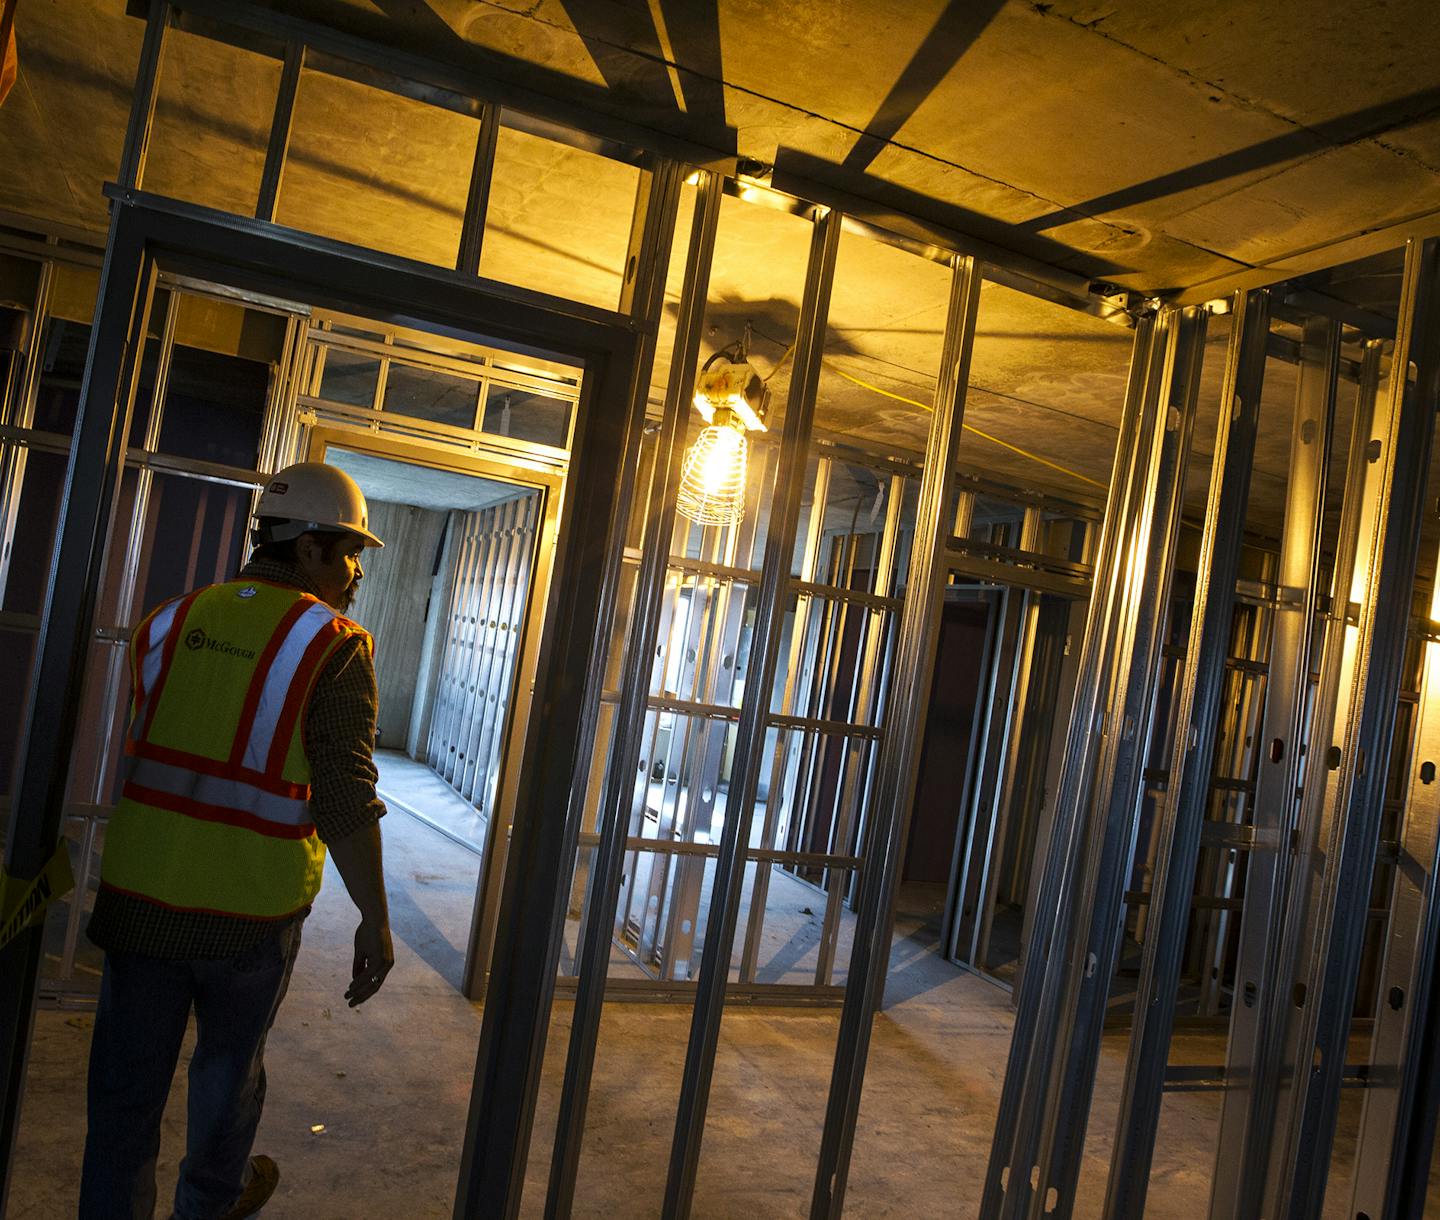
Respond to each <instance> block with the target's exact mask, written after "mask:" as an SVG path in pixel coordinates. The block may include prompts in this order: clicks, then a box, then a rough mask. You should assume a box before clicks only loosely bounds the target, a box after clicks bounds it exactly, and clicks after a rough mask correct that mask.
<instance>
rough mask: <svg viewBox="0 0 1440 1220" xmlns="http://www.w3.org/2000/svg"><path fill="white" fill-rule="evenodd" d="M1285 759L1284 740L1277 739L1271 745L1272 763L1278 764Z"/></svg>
mask: <svg viewBox="0 0 1440 1220" xmlns="http://www.w3.org/2000/svg"><path fill="white" fill-rule="evenodd" d="M1284 757H1285V742H1284V739H1283V738H1280V737H1277V738H1275V740H1274V741H1272V742H1271V743H1270V761H1271V762H1272V763H1278V762H1279V761H1280V760H1281V759H1282V758H1284Z"/></svg>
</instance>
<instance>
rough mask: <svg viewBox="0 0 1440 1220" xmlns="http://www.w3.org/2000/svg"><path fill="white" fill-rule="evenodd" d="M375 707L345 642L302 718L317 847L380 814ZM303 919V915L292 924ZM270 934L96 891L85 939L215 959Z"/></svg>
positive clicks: (278, 578)
mask: <svg viewBox="0 0 1440 1220" xmlns="http://www.w3.org/2000/svg"><path fill="white" fill-rule="evenodd" d="M240 575H241V577H242V578H245V579H254V580H268V581H271V582H273V583H275V584H281V585H290V586H292V587H294V588H297V589H301V590H303V591H304V592H306V593H312V594H315V593H316V589H315V587H314V586H313V585H312V584H311V583H310V581H309V580H308V579H307V578H306V576H305V574H304V572H303V571H302V570H301V569H300V568H299V567H297V566H296V565H294V564H288V563H276V562H273V561H269V560H255V561H253V562H251V563H249V564H247V565H246V566H245V567H244V569H243V570H242V571H241V573H240ZM317 596H318V594H317ZM378 706H379V697H378V695H377V693H376V688H375V667H374V665H373V663H372V662H371V660H370V655H369V653H368V651H367V650H366V649H365V647H364V645H363V644H362V643H361V641H360V640H358V639H349V640H346V641H345V642H344V643H343V644H341V645H340V647H339V649H338V650H337V652H336V654H335V655H334V656H333V657H332V658H331V659H330V661H329V662H328V664H326V666H325V668H324V669H323V670H321V672H320V676H319V677H318V678H317V679H316V680H315V689H314V691H313V692H312V693H311V696H310V704H309V707H307V708H306V711H305V757H306V758H307V759H308V760H309V763H310V816H311V818H312V819H313V820H314V822H315V830H316V833H317V834H319V836H320V838H321V839H322V840H323V841H325V842H330V841H332V840H335V839H343V838H345V836H346V835H350V834H354V833H355V832H356V831H357V830H362V829H364V828H365V827H366V826H371V825H373V824H374V823H375V822H377V821H379V819H380V818H381V817H382V816H383V815H384V813H385V805H384V802H382V801H381V800H380V798H379V797H378V796H376V794H375V781H376V780H377V779H378V773H377V771H376V770H375V762H374V760H373V759H372V757H371V747H372V745H373V744H374V741H375V717H376V714H377V711H378ZM308 913H309V911H308V908H307V909H306V910H305V911H302V912H301V913H300V914H299V915H297V916H296V918H298V919H303V918H304V917H305V915H306V914H308ZM277 926H278V925H277V924H276V923H275V921H273V920H255V919H246V918H243V917H240V916H234V915H216V914H208V913H204V912H197V911H175V910H171V909H170V908H168V907H162V906H158V905H156V904H155V903H153V902H147V901H145V900H144V899H143V898H135V897H133V896H131V895H129V894H121V893H117V892H116V891H114V890H111V889H109V888H107V887H106V886H105V885H103V884H102V885H101V886H100V891H99V893H98V894H97V895H96V897H95V911H94V913H93V914H92V915H91V917H90V924H89V927H88V928H87V929H86V934H87V935H88V936H89V938H90V939H91V941H93V942H94V943H95V944H96V945H98V946H99V947H100V948H101V949H104V950H105V951H106V952H107V953H143V954H145V955H147V956H149V957H169V958H216V957H230V956H232V955H233V954H236V953H243V952H244V951H245V950H246V949H249V948H251V947H252V946H254V945H255V944H257V943H259V942H260V941H261V940H263V939H264V938H265V937H266V936H268V935H270V934H271V933H273V932H274V931H275V930H276V928H277Z"/></svg>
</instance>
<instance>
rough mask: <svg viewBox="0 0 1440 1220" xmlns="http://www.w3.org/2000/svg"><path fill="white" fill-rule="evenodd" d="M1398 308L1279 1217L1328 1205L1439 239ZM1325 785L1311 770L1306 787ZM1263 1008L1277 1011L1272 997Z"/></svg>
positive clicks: (1273, 1201)
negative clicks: (1375, 498) (1376, 492)
mask: <svg viewBox="0 0 1440 1220" xmlns="http://www.w3.org/2000/svg"><path fill="white" fill-rule="evenodd" d="M1400 305H1401V311H1400V318H1401V323H1400V327H1399V330H1398V333H1397V335H1396V340H1395V351H1394V354H1393V356H1392V364H1391V377H1390V387H1389V394H1388V403H1387V407H1388V412H1387V413H1388V416H1389V418H1388V420H1387V421H1386V425H1387V426H1386V427H1385V429H1384V431H1383V432H1381V433H1379V434H1378V435H1379V439H1380V441H1381V449H1380V452H1379V454H1378V456H1377V458H1376V462H1375V465H1376V468H1377V474H1378V476H1379V478H1378V482H1379V483H1380V487H1379V499H1378V503H1377V506H1376V512H1375V515H1374V526H1373V535H1372V540H1371V542H1370V546H1369V548H1368V550H1369V559H1370V563H1369V570H1368V572H1367V573H1366V574H1365V580H1364V583H1363V584H1359V583H1358V582H1357V590H1358V591H1359V592H1360V593H1361V596H1362V598H1363V601H1362V603H1361V611H1360V622H1359V626H1358V630H1357V632H1356V634H1355V638H1354V651H1355V664H1354V673H1355V675H1356V677H1355V681H1354V683H1353V685H1352V686H1351V687H1350V689H1349V692H1348V697H1349V702H1350V709H1351V710H1350V713H1349V715H1348V716H1347V722H1346V733H1345V736H1344V738H1343V739H1342V741H1341V743H1340V748H1341V758H1340V768H1339V776H1338V782H1337V783H1336V785H1335V786H1334V788H1333V789H1330V790H1329V791H1331V792H1334V793H1335V796H1336V798H1337V800H1336V812H1337V816H1335V817H1333V818H1331V819H1329V822H1330V825H1329V830H1330V833H1329V834H1328V835H1326V837H1325V839H1324V840H1323V843H1324V847H1323V850H1324V871H1323V876H1322V878H1321V882H1320V885H1319V887H1318V895H1316V897H1318V901H1317V902H1313V903H1312V902H1310V901H1306V902H1305V907H1306V911H1305V915H1306V919H1305V927H1304V929H1303V932H1301V933H1300V935H1302V936H1303V937H1304V940H1305V941H1306V942H1307V944H1308V946H1309V948H1310V952H1309V954H1308V955H1307V956H1306V957H1303V958H1301V966H1302V968H1303V969H1304V971H1305V973H1304V974H1303V975H1301V976H1300V977H1298V978H1297V980H1296V982H1297V983H1299V984H1301V986H1303V988H1304V991H1303V992H1302V991H1300V990H1299V988H1296V989H1295V991H1294V992H1293V994H1294V995H1295V997H1296V998H1301V997H1303V1000H1302V1003H1299V1004H1295V1007H1296V1008H1300V1009H1301V1012H1300V1014H1299V1019H1298V1021H1297V1022H1296V1024H1297V1026H1298V1027H1299V1028H1298V1033H1299V1036H1298V1038H1296V1039H1295V1040H1294V1041H1293V1042H1292V1043H1288V1044H1287V1051H1291V1053H1290V1054H1287V1056H1286V1058H1285V1061H1284V1062H1286V1063H1289V1064H1293V1065H1294V1073H1293V1077H1292V1079H1293V1082H1294V1083H1293V1086H1292V1088H1291V1090H1290V1101H1291V1105H1290V1109H1289V1113H1288V1115H1287V1116H1286V1118H1285V1121H1283V1122H1282V1123H1281V1124H1279V1125H1277V1127H1276V1132H1275V1139H1274V1141H1273V1142H1272V1148H1273V1149H1274V1151H1275V1152H1279V1153H1281V1155H1280V1156H1279V1157H1277V1158H1276V1159H1275V1160H1274V1163H1273V1167H1272V1173H1271V1175H1270V1182H1271V1186H1270V1189H1269V1191H1268V1192H1267V1195H1268V1201H1269V1206H1270V1207H1271V1208H1273V1209H1274V1210H1273V1211H1271V1214H1275V1215H1280V1214H1283V1215H1287V1216H1295V1217H1299V1216H1313V1215H1318V1214H1319V1212H1320V1208H1321V1207H1322V1205H1323V1203H1324V1198H1325V1187H1326V1180H1327V1176H1328V1172H1329V1166H1330V1149H1331V1146H1332V1143H1333V1140H1334V1135H1335V1119H1336V1114H1337V1111H1338V1107H1339V1100H1340V1081H1341V1077H1342V1074H1343V1069H1344V1066H1345V1048H1346V1042H1347V1040H1348V1038H1349V1032H1350V1020H1351V1014H1352V1012H1353V1009H1354V1003H1355V988H1356V981H1357V977H1358V974H1359V967H1360V956H1361V952H1362V949H1363V941H1364V934H1365V924H1366V918H1367V914H1368V908H1369V895H1370V885H1371V876H1372V872H1373V869H1374V861H1375V851H1376V848H1377V846H1378V844H1379V835H1380V813H1381V808H1382V806H1383V804H1384V796H1385V782H1386V776H1387V773H1388V760H1389V755H1390V747H1391V743H1392V739H1393V731H1394V725H1395V706H1396V700H1397V697H1398V695H1399V693H1400V683H1401V674H1402V667H1403V660H1404V651H1405V630H1406V626H1407V624H1408V622H1409V620H1410V614H1411V590H1412V588H1413V585H1414V581H1415V565H1416V557H1417V550H1418V547H1419V542H1420V527H1421V522H1422V520H1423V509H1422V504H1423V501H1424V498H1425V493H1426V476H1427V472H1428V468H1429V461H1430V449H1431V444H1432V441H1433V438H1434V433H1435V413H1436V410H1437V408H1440V325H1437V322H1440V240H1437V239H1433V238H1432V239H1427V240H1424V241H1421V240H1412V241H1411V243H1410V245H1409V247H1408V248H1407V250H1406V257H1405V279H1404V285H1403V287H1402V290H1401V300H1400ZM1323 775H1324V773H1323V772H1321V771H1320V770H1319V769H1318V768H1316V770H1315V771H1314V772H1312V773H1311V775H1310V776H1309V777H1307V778H1308V779H1314V778H1316V777H1320V776H1323ZM1328 804H1329V801H1328V800H1327V805H1328ZM1303 880H1304V879H1302V881H1303ZM1309 890H1310V887H1309V886H1308V885H1303V884H1302V886H1301V887H1299V888H1297V890H1296V891H1295V893H1294V900H1295V904H1296V906H1297V907H1298V906H1299V904H1300V901H1301V899H1302V898H1303V899H1309V898H1310V897H1311V895H1310V893H1309ZM1297 922H1298V921H1297ZM1291 926H1292V927H1295V926H1296V924H1295V923H1292V925H1291ZM1271 1001H1272V1003H1277V1002H1279V1003H1283V1002H1285V1000H1284V998H1282V996H1280V995H1278V994H1272V996H1271ZM1292 1047H1293V1050H1291V1048H1292Z"/></svg>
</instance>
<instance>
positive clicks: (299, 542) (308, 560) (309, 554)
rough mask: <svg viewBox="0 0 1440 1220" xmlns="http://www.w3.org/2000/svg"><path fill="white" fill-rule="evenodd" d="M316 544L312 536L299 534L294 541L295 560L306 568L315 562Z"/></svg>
mask: <svg viewBox="0 0 1440 1220" xmlns="http://www.w3.org/2000/svg"><path fill="white" fill-rule="evenodd" d="M317 550H318V544H317V543H316V541H315V535H314V534H301V535H300V537H298V538H297V539H295V558H296V559H298V560H299V561H300V562H301V564H303V565H304V566H306V567H308V566H309V565H310V564H312V563H314V562H315V559H316V552H317Z"/></svg>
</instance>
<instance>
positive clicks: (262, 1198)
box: [224, 1156, 280, 1220]
mask: <svg viewBox="0 0 1440 1220" xmlns="http://www.w3.org/2000/svg"><path fill="white" fill-rule="evenodd" d="M279 1184H280V1167H279V1166H278V1165H276V1164H275V1162H274V1161H272V1160H271V1159H270V1158H269V1157H268V1156H252V1157H251V1158H250V1180H249V1181H248V1182H247V1183H245V1189H244V1190H243V1191H241V1192H240V1197H239V1198H238V1199H236V1200H235V1206H234V1207H232V1208H231V1209H230V1210H229V1211H228V1212H226V1213H225V1216H224V1220H248V1217H250V1216H253V1215H254V1214H255V1213H256V1212H258V1211H259V1210H260V1209H261V1208H262V1207H264V1206H265V1204H266V1203H268V1202H269V1201H270V1196H271V1195H273V1194H274V1193H275V1187H276V1186H278V1185H279Z"/></svg>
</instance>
